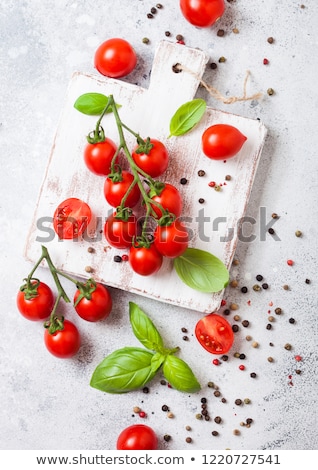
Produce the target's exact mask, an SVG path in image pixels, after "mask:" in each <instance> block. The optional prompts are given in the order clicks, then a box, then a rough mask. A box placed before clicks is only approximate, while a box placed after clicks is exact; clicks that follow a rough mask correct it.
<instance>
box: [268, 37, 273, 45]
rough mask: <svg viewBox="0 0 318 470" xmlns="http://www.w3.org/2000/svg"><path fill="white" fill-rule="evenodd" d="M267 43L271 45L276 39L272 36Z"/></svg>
mask: <svg viewBox="0 0 318 470" xmlns="http://www.w3.org/2000/svg"><path fill="white" fill-rule="evenodd" d="M267 42H268V43H269V44H273V42H274V38H273V37H272V36H270V37H269V38H267Z"/></svg>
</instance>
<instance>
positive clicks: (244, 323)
mask: <svg viewBox="0 0 318 470" xmlns="http://www.w3.org/2000/svg"><path fill="white" fill-rule="evenodd" d="M249 324H250V322H249V321H248V320H243V321H242V325H243V326H244V327H245V328H247V327H248V326H249Z"/></svg>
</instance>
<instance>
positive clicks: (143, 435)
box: [116, 424, 158, 450]
mask: <svg viewBox="0 0 318 470" xmlns="http://www.w3.org/2000/svg"><path fill="white" fill-rule="evenodd" d="M116 448H117V450H158V437H157V435H156V433H155V432H154V430H153V429H151V428H150V427H149V426H146V425H145V424H133V425H132V426H129V427H128V428H126V429H124V430H123V431H122V432H121V433H120V434H119V436H118V439H117V445H116Z"/></svg>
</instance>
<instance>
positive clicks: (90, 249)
mask: <svg viewBox="0 0 318 470" xmlns="http://www.w3.org/2000/svg"><path fill="white" fill-rule="evenodd" d="M87 251H88V253H95V248H93V247H92V246H89V247H88V248H87Z"/></svg>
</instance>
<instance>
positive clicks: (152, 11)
mask: <svg viewBox="0 0 318 470" xmlns="http://www.w3.org/2000/svg"><path fill="white" fill-rule="evenodd" d="M150 11H151V13H152V14H153V15H155V14H156V13H157V8H155V7H152V8H151V9H150Z"/></svg>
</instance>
